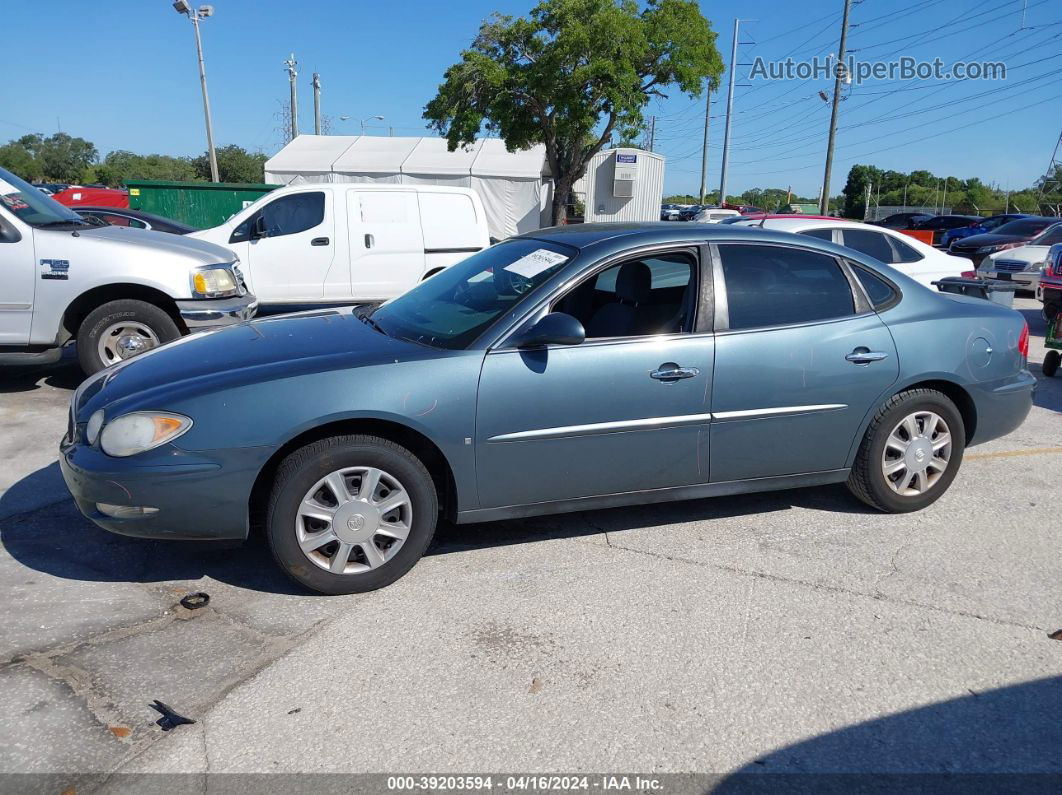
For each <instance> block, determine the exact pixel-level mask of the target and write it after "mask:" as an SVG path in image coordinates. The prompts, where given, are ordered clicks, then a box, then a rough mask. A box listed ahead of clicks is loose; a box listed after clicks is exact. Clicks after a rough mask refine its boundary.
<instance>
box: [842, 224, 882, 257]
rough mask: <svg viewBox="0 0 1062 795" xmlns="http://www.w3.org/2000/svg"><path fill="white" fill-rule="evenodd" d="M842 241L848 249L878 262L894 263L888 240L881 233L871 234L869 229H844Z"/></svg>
mask: <svg viewBox="0 0 1062 795" xmlns="http://www.w3.org/2000/svg"><path fill="white" fill-rule="evenodd" d="M842 240H844V244H845V245H846V246H848V248H851V249H855V250H856V251H859V252H861V253H863V254H866V255H867V256H870V257H873V258H874V259H876V260H878V261H879V262H885V263H890V262H893V261H894V259H893V250H892V246H890V245H889V241H888V239H887V238H886V237H885V234H884V233H882V232H871V231H870V230H869V229H845V230H844V236H843V237H842Z"/></svg>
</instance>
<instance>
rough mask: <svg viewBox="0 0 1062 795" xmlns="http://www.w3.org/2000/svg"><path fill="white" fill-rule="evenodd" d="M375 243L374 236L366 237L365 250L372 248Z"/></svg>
mask: <svg viewBox="0 0 1062 795" xmlns="http://www.w3.org/2000/svg"><path fill="white" fill-rule="evenodd" d="M374 242H375V241H374V238H373V236H372V235H369V234H367V235H365V248H372V246H373V243H374Z"/></svg>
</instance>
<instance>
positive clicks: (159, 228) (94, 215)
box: [74, 207, 197, 235]
mask: <svg viewBox="0 0 1062 795" xmlns="http://www.w3.org/2000/svg"><path fill="white" fill-rule="evenodd" d="M74 212H76V213H77V214H78V215H80V216H81V217H82V218H84V219H85V220H86V221H90V222H92V223H96V224H98V225H104V226H128V227H131V228H133V229H153V230H155V231H156V232H169V233H170V234H174V235H187V234H188V233H189V232H195V231H197V230H196V228H195V227H194V226H189V225H188V224H182V223H181V222H180V221H173V220H171V219H169V218H163V217H162V216H161V215H152V214H151V213H144V212H141V211H140V210H126V209H124V208H120V207H78V208H76V209H75V210H74Z"/></svg>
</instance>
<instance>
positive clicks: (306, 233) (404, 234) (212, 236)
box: [188, 183, 490, 305]
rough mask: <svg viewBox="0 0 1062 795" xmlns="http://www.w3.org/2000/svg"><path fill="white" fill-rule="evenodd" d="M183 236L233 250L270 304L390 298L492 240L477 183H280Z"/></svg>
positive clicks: (254, 286) (250, 282) (258, 293)
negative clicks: (451, 185)
mask: <svg viewBox="0 0 1062 795" xmlns="http://www.w3.org/2000/svg"><path fill="white" fill-rule="evenodd" d="M188 237H193V238H199V239H200V240H207V241H210V242H212V243H218V244H220V245H223V246H227V247H228V248H230V249H232V251H233V252H235V254H236V255H237V256H238V257H239V259H240V265H241V269H242V270H243V274H244V277H245V278H246V280H247V284H248V287H249V289H250V290H251V292H253V293H254V294H255V295H256V296H257V297H258V300H259V301H260V302H261V303H262V304H272V305H277V304H313V303H336V302H343V301H380V300H386V299H388V298H393V297H395V296H396V295H400V294H401V293H403V292H405V291H406V290H408V289H409V288H410V287H412V286H413V285H415V284H417V283H418V282H420V281H421V280H422V279H426V278H427V277H429V276H432V275H434V274H435V273H438V272H439V271H441V270H443V269H444V268H446V267H448V266H450V265H453V264H454V263H455V262H460V261H461V260H462V259H465V258H466V257H468V256H469V255H471V254H474V253H475V252H477V251H479V250H481V249H483V248H486V247H487V246H488V245H490V238H489V235H488V233H487V218H486V215H485V213H484V212H483V204H482V202H481V201H480V198H479V195H478V194H477V193H476V192H475V191H473V190H471V189H469V188H448V187H439V186H435V185H379V184H373V183H308V184H302V185H295V186H289V187H285V188H278V189H277V190H275V191H273V192H271V193H267V194H266V195H265V196H263V197H262V198H260V199H258V200H257V201H256V202H254V203H253V204H251V205H250V206H248V207H246V208H245V209H244V210H242V211H241V212H239V213H237V214H236V215H234V216H233V217H232V218H230V219H229V220H228V221H227V222H225V223H224V224H222V225H221V226H216V227H214V228H213V229H205V230H203V231H201V232H193V233H192V234H190V235H188Z"/></svg>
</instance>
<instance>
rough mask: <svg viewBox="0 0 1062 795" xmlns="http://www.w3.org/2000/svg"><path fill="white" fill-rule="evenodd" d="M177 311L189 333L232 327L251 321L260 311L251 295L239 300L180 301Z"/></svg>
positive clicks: (204, 299) (207, 299)
mask: <svg viewBox="0 0 1062 795" xmlns="http://www.w3.org/2000/svg"><path fill="white" fill-rule="evenodd" d="M177 311H178V312H180V314H181V319H182V320H183V321H184V324H185V325H186V326H187V327H188V330H189V331H202V330H203V329H208V328H213V327H215V326H230V325H232V324H233V323H241V322H243V321H244V320H250V319H251V318H252V317H254V314H255V312H257V311H258V299H257V298H255V297H254V296H253V295H251V294H250V293H247V294H246V295H244V296H241V297H239V298H200V299H195V300H191V301H178V302H177Z"/></svg>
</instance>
